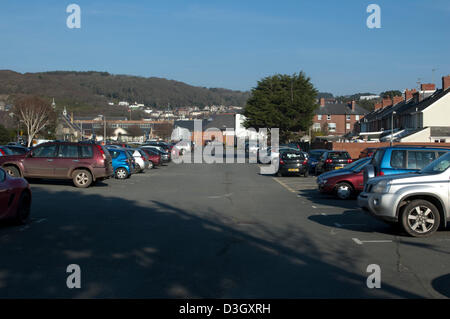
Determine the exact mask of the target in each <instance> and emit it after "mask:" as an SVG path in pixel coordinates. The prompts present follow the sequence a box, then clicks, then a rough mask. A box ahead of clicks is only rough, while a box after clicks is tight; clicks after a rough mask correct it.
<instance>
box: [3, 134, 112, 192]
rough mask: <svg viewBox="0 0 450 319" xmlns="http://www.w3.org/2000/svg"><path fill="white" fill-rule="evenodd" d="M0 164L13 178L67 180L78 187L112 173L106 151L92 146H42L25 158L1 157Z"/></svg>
mask: <svg viewBox="0 0 450 319" xmlns="http://www.w3.org/2000/svg"><path fill="white" fill-rule="evenodd" d="M0 165H1V166H2V167H3V168H4V169H5V171H6V172H7V173H8V174H9V175H11V176H14V177H25V178H48V179H70V180H72V181H73V183H74V185H75V186H76V187H80V188H85V187H89V186H90V185H91V184H92V183H93V182H96V181H99V180H104V179H107V178H110V177H111V176H112V175H113V173H114V171H113V168H112V160H111V155H110V154H109V152H108V150H107V149H106V148H104V147H103V146H101V145H98V144H94V143H69V142H49V143H44V144H40V145H38V146H36V147H34V148H33V149H31V150H30V151H29V152H28V153H26V154H24V155H11V156H3V157H0Z"/></svg>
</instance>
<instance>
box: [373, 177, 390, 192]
mask: <svg viewBox="0 0 450 319" xmlns="http://www.w3.org/2000/svg"><path fill="white" fill-rule="evenodd" d="M390 188H391V183H390V181H388V180H386V179H383V180H381V181H379V182H378V183H376V184H375V185H374V186H373V187H372V192H374V193H389V189H390Z"/></svg>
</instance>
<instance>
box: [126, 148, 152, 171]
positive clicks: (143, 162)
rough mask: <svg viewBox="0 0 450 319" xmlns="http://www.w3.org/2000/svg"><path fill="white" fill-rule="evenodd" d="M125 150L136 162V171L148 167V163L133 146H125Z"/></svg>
mask: <svg viewBox="0 0 450 319" xmlns="http://www.w3.org/2000/svg"><path fill="white" fill-rule="evenodd" d="M125 150H126V151H127V152H128V153H129V154H130V155H131V156H132V157H133V158H134V160H135V162H136V171H137V172H138V173H143V172H145V169H146V168H147V167H148V163H147V160H146V159H145V157H144V156H143V155H142V154H141V153H140V152H139V150H138V149H135V148H125Z"/></svg>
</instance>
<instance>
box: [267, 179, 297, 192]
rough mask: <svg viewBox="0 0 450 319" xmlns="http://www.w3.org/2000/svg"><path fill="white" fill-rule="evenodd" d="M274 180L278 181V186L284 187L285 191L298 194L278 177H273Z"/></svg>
mask: <svg viewBox="0 0 450 319" xmlns="http://www.w3.org/2000/svg"><path fill="white" fill-rule="evenodd" d="M272 178H273V180H274V181H276V182H277V183H278V184H280V185H281V186H283V187H284V188H285V189H287V190H288V191H290V192H291V193H297V192H296V191H295V190H294V189H292V188H291V187H290V186H288V185H286V184H285V183H284V182H282V181H280V180H279V179H278V178H276V177H272Z"/></svg>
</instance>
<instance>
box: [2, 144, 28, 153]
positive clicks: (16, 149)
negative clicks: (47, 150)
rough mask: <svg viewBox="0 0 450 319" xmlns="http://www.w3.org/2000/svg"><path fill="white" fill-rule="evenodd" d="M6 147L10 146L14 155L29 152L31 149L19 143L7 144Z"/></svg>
mask: <svg viewBox="0 0 450 319" xmlns="http://www.w3.org/2000/svg"><path fill="white" fill-rule="evenodd" d="M4 147H6V148H8V149H9V150H10V151H11V152H12V155H23V154H26V153H28V151H29V150H30V149H29V148H28V147H24V146H19V145H7V146H4Z"/></svg>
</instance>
